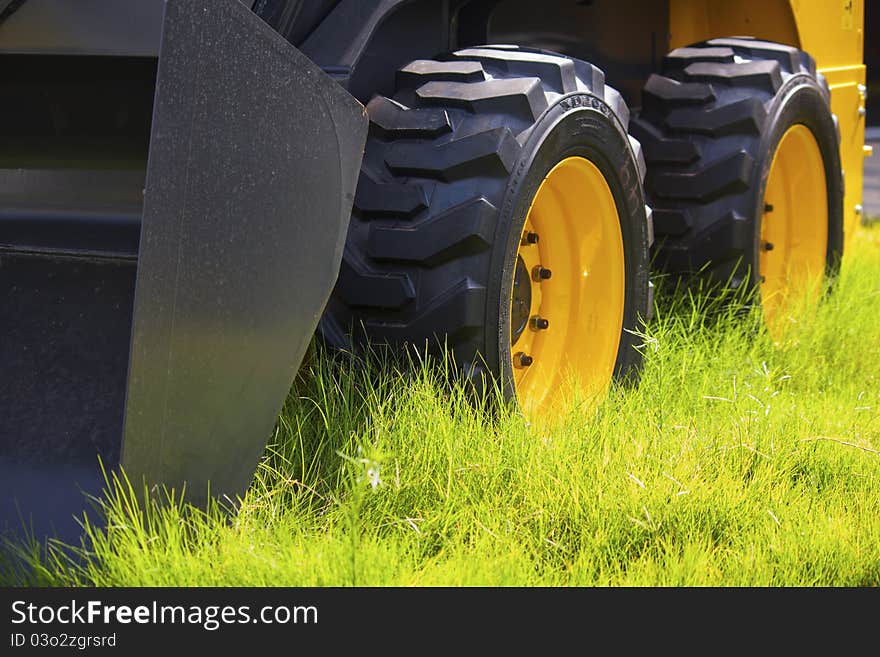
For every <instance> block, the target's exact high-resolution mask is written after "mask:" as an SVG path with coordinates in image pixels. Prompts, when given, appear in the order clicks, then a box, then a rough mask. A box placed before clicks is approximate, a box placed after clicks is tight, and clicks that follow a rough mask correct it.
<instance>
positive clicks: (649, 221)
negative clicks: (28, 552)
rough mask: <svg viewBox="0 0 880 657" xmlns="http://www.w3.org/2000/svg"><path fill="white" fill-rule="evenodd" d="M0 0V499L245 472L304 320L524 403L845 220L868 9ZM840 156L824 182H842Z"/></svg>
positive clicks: (628, 351) (45, 516)
mask: <svg viewBox="0 0 880 657" xmlns="http://www.w3.org/2000/svg"><path fill="white" fill-rule="evenodd" d="M539 4H540V7H538V6H537V3H534V2H532V1H531V0H256V1H255V2H253V1H248V2H242V1H239V0H167V1H165V0H77V1H76V2H73V1H72V0H0V504H2V512H0V517H2V520H0V523H2V531H15V530H16V528H20V527H22V526H24V527H27V528H29V529H30V530H31V531H33V532H34V534H35V535H38V536H44V535H47V534H49V533H56V534H64V533H65V532H66V531H69V529H70V527H71V526H72V524H71V519H72V516H73V514H74V513H75V512H77V511H78V510H79V509H81V508H82V506H83V504H84V502H83V500H84V495H83V493H92V494H99V493H100V490H101V486H102V483H103V481H104V479H103V474H102V467H104V468H107V469H108V470H112V469H115V468H120V467H121V468H124V470H125V472H126V473H127V474H128V476H129V477H131V478H132V479H134V480H143V481H146V482H147V484H150V485H152V484H164V485H168V486H172V487H176V488H178V489H179V488H180V487H181V486H183V485H185V486H186V489H187V491H188V494H189V496H190V498H191V499H193V500H194V501H196V502H198V501H200V500H203V499H205V496H206V495H208V494H211V495H219V496H229V497H231V498H234V497H235V496H236V495H239V494H241V493H242V492H243V491H244V489H245V488H246V487H247V485H248V483H249V481H250V479H251V477H252V476H253V472H254V468H255V467H256V464H257V462H258V460H259V458H260V455H261V453H262V450H263V449H264V447H265V444H266V441H267V439H268V437H269V435H270V433H271V430H272V427H273V423H274V422H275V421H276V419H277V415H278V413H279V409H280V408H281V405H282V402H283V400H284V398H285V395H286V394H287V392H288V389H289V387H290V384H291V381H292V379H293V377H294V375H295V373H296V371H297V368H298V367H299V364H300V362H301V359H302V357H303V354H304V352H305V350H306V347H307V344H308V343H309V341H310V339H311V338H312V336H313V335H314V334H315V332H316V331H317V334H318V336H319V337H320V338H321V339H322V340H323V341H324V342H326V343H327V344H329V345H330V346H331V347H341V348H349V347H352V346H353V347H354V348H355V349H359V348H361V347H363V346H365V345H366V344H368V343H385V344H390V345H404V344H413V345H416V346H420V347H424V346H427V347H428V348H435V347H437V345H440V344H445V345H446V348H448V349H449V350H450V352H451V354H452V355H453V356H454V362H455V363H457V366H458V368H459V373H460V375H461V377H462V378H463V379H465V380H473V381H475V382H479V381H485V380H495V381H500V383H501V386H502V388H503V390H504V391H505V394H506V395H507V396H508V398H510V399H512V400H514V401H515V402H516V403H518V404H519V406H520V407H521V408H522V409H523V411H524V412H526V413H530V414H541V413H548V412H549V413H552V412H554V411H553V408H554V407H553V400H554V397H555V396H556V391H557V390H558V389H559V387H560V386H561V384H562V383H563V382H564V381H566V380H568V379H570V378H574V379H575V380H577V381H578V382H579V384H580V385H582V386H584V387H586V388H588V389H595V390H599V391H601V390H602V389H603V388H604V387H605V386H607V385H608V384H609V383H610V382H611V381H612V380H614V379H615V378H616V379H625V378H629V377H634V376H636V375H637V372H638V369H639V365H640V355H639V352H638V349H637V339H636V338H635V337H634V335H633V331H634V330H636V329H638V328H639V327H640V325H641V323H642V322H643V321H645V318H646V317H648V315H649V312H650V309H651V306H652V302H651V284H650V280H649V275H650V273H651V271H650V263H652V262H653V263H654V266H656V267H657V268H658V269H659V270H662V271H664V272H667V273H668V274H670V275H673V276H691V275H698V276H708V277H710V278H717V279H720V280H723V281H726V282H727V284H729V285H732V286H746V288H747V289H749V290H754V291H756V292H757V293H758V299H759V300H760V303H761V306H762V308H763V309H764V314H765V317H766V319H767V322H768V326H770V325H772V324H773V322H774V321H776V319H775V318H777V317H778V316H779V315H780V313H783V312H784V309H785V301H786V299H787V298H788V297H789V296H791V295H798V294H802V293H803V290H805V289H807V288H808V287H809V286H811V285H815V281H816V280H819V279H821V278H822V277H823V276H830V275H833V274H834V272H835V271H836V269H837V268H838V267H839V264H840V259H841V257H842V253H843V247H844V241H845V238H848V237H849V236H850V235H851V234H852V229H853V227H854V226H855V224H856V222H857V221H858V214H859V207H860V205H859V203H860V199H859V197H860V192H861V176H862V158H863V156H864V155H865V153H864V151H863V143H864V125H863V122H864V97H865V89H864V86H863V85H864V75H865V70H864V66H863V63H862V52H863V34H862V29H863V13H864V6H863V2H862V0H829V1H828V2H821V3H820V2H805V1H804V0H791V1H788V0H724V1H714V0H713V1H710V0H592V1H590V0H579V1H576V0H545V1H544V2H541V3H539ZM844 179H845V181H846V185H845V186H844Z"/></svg>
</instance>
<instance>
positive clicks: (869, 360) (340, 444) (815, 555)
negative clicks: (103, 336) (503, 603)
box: [5, 228, 880, 586]
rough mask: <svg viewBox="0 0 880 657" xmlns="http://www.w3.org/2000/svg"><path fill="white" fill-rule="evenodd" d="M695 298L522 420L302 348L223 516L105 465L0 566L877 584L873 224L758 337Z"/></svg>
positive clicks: (879, 245)
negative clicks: (73, 504)
mask: <svg viewBox="0 0 880 657" xmlns="http://www.w3.org/2000/svg"><path fill="white" fill-rule="evenodd" d="M711 303H712V302H710V301H707V299H706V298H703V297H688V296H687V295H684V294H679V295H676V296H675V297H674V298H673V297H670V296H668V295H667V296H665V297H664V296H662V295H661V297H660V298H659V299H658V313H657V316H656V317H655V318H654V320H652V322H651V323H650V324H649V325H648V327H647V328H646V330H645V334H644V335H643V336H642V338H643V342H644V352H645V367H644V371H643V374H642V379H641V383H640V385H639V386H638V387H636V388H625V389H624V388H619V389H613V390H611V391H610V392H609V394H608V396H607V398H606V399H605V401H604V402H603V403H602V404H600V405H599V406H598V408H597V407H595V405H592V404H589V403H581V404H577V403H572V405H571V408H570V410H569V411H568V412H567V413H565V414H564V415H563V416H562V417H560V418H559V419H558V421H557V422H555V423H554V424H552V425H550V426H543V427H538V426H530V425H529V424H528V423H527V422H526V421H524V420H523V419H522V418H521V417H519V416H518V415H517V414H515V413H513V412H509V411H502V412H500V413H493V412H492V411H491V408H492V405H491V404H487V405H485V406H484V407H482V408H480V407H475V406H474V405H473V404H472V403H469V398H468V392H467V391H466V390H463V389H461V388H458V387H452V389H451V390H450V388H449V387H448V386H446V385H445V384H443V383H442V382H441V381H440V377H439V375H438V374H437V371H438V369H437V368H435V367H432V366H429V365H426V364H422V365H421V366H420V365H416V366H415V367H413V368H403V367H399V366H396V365H393V364H392V363H389V362H378V360H379V359H373V361H371V362H370V363H369V364H368V366H367V367H366V368H363V367H357V366H354V365H353V364H352V363H350V362H347V361H346V359H345V358H341V359H336V360H334V359H331V358H329V357H327V356H326V355H325V354H320V353H319V354H317V355H316V356H315V357H313V358H311V359H310V360H309V361H308V362H307V363H306V365H305V366H304V368H303V370H302V371H301V374H300V377H299V379H298V381H297V383H296V385H295V386H294V388H293V389H292V391H291V395H290V396H289V398H288V400H287V402H286V405H285V408H284V412H283V414H282V417H281V418H280V420H279V422H278V424H277V427H276V430H275V433H274V435H273V436H272V437H271V444H270V446H269V448H268V449H267V452H266V455H265V458H264V460H263V462H262V463H261V464H260V466H259V468H258V470H257V473H256V477H255V480H254V483H253V485H252V487H251V489H250V490H249V491H248V493H247V495H246V496H245V498H244V500H243V501H242V503H241V505H240V506H239V507H238V508H237V509H235V510H231V511H230V510H228V509H222V508H219V507H217V506H215V507H211V508H209V509H207V510H198V509H194V508H192V507H189V506H187V505H185V504H182V503H180V502H179V501H174V500H172V501H170V502H169V501H167V500H166V501H165V502H164V503H162V504H150V505H148V508H146V509H145V508H144V505H143V504H138V503H136V502H135V501H134V499H135V495H134V494H133V491H132V490H131V489H130V488H128V487H127V484H126V483H125V482H123V483H121V484H119V485H117V486H116V487H114V488H113V492H112V494H111V495H110V496H109V497H108V499H107V500H106V502H105V515H106V519H105V520H102V521H101V522H99V523H98V524H96V525H92V524H91V522H90V521H89V520H87V521H86V522H85V534H86V535H85V539H84V542H83V545H82V546H80V547H79V548H78V549H77V550H74V551H71V550H70V549H60V548H59V546H54V545H49V546H48V551H47V552H46V551H45V550H42V551H41V550H40V549H38V548H34V549H33V550H32V556H31V557H30V561H31V563H32V566H33V567H32V570H31V572H30V573H29V574H28V575H27V578H26V579H24V580H22V579H21V577H22V575H21V574H19V575H17V577H18V578H19V579H18V580H17V581H24V582H25V583H29V584H45V585H59V584H88V585H99V586H103V585H258V586H262V585H297V586H312V585H318V586H328V585H334V586H335V585H503V586H506V585H517V586H518V585H582V586H592V585H613V586H619V585H672V586H678V585H696V586H701V585H720V586H734V585H771V586H829V585H830V586H858V585H868V586H877V585H880V385H878V373H880V228H874V229H870V230H869V229H862V232H861V233H860V235H858V236H857V238H856V240H855V241H854V242H853V247H852V248H851V249H850V252H848V253H847V255H846V258H845V261H844V265H843V270H842V273H841V276H840V279H839V281H838V282H837V285H836V288H835V291H834V293H833V294H832V295H830V297H829V298H827V299H826V300H825V301H824V303H822V305H821V306H820V307H819V308H818V310H814V311H804V312H801V313H800V314H799V315H798V316H796V317H794V318H793V319H792V321H791V322H790V326H789V329H788V330H787V331H786V333H785V336H784V338H783V339H781V340H780V341H778V342H776V343H774V341H773V340H772V339H771V338H770V337H769V336H768V334H767V332H766V330H765V329H764V328H763V326H762V323H761V321H760V317H759V315H758V314H757V312H754V311H751V312H748V311H747V312H743V311H742V309H741V308H737V307H736V306H735V305H734V306H727V307H724V306H718V305H717V304H716V305H715V306H713V307H712V308H710V309H709V310H710V312H706V307H705V306H706V304H711ZM441 369H442V368H441ZM92 515H94V514H92ZM5 577H6V578H7V580H12V575H10V574H9V573H8V572H7V574H6V575H5Z"/></svg>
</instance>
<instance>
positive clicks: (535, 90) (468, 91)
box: [416, 78, 547, 123]
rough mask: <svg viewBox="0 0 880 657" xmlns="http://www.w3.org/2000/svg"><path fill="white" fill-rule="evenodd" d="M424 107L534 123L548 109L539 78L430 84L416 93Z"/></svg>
mask: <svg viewBox="0 0 880 657" xmlns="http://www.w3.org/2000/svg"><path fill="white" fill-rule="evenodd" d="M416 95H417V96H418V97H419V99H420V100H421V102H422V103H423V104H424V105H449V106H451V107H461V108H464V109H467V110H470V111H471V112H483V113H498V114H510V115H511V116H515V117H517V118H520V119H523V120H524V121H527V122H528V123H533V122H534V121H535V120H536V119H537V118H538V117H539V116H540V115H541V114H542V113H543V112H544V110H546V109H547V99H546V97H545V96H544V91H543V89H542V87H541V80H539V79H538V78H514V79H510V80H487V81H485V82H474V83H471V84H465V83H461V82H429V83H427V84H425V85H423V86H421V87H419V88H418V89H417V90H416Z"/></svg>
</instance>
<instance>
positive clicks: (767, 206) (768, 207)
mask: <svg viewBox="0 0 880 657" xmlns="http://www.w3.org/2000/svg"><path fill="white" fill-rule="evenodd" d="M767 212H773V205H772V204H770V203H765V204H764V213H765V214H766V213H767Z"/></svg>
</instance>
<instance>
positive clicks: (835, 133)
mask: <svg viewBox="0 0 880 657" xmlns="http://www.w3.org/2000/svg"><path fill="white" fill-rule="evenodd" d="M795 124H804V125H806V126H807V127H808V128H809V129H810V131H811V132H812V133H813V135H814V136H815V138H816V141H817V143H818V145H819V150H820V152H821V154H822V159H823V162H824V165H825V179H826V187H827V193H828V208H829V211H828V250H827V273H828V274H829V275H833V274H834V273H835V272H836V271H837V268H838V267H839V263H840V258H841V257H842V255H843V174H842V169H841V163H840V135H839V130H838V127H837V118H836V117H835V116H834V115H833V114H832V113H831V106H830V93H829V90H828V84H827V83H826V81H825V78H824V76H822V74H821V73H818V72H817V71H816V63H815V61H814V60H813V58H812V57H811V56H810V55H808V54H807V53H805V52H803V51H801V50H798V49H797V48H794V47H791V46H787V45H783V44H778V43H772V42H768V41H758V40H754V39H749V38H741V37H737V38H725V39H713V40H711V41H706V42H703V43H698V44H694V45H692V46H688V47H686V48H679V49H678V50H674V51H672V52H670V53H669V54H668V55H667V56H666V58H665V59H664V60H663V65H662V75H652V76H651V77H650V78H649V79H648V81H647V83H646V84H645V86H644V89H643V90H642V106H641V108H640V110H639V112H638V116H637V117H635V118H634V119H633V121H632V124H631V128H630V129H631V131H632V133H633V135H635V136H636V137H637V138H638V139H639V140H640V141H641V143H642V145H643V147H644V152H645V159H646V161H647V165H648V176H647V182H646V185H645V187H646V192H647V196H648V202H649V203H650V204H651V207H652V208H653V210H654V222H655V230H656V234H657V241H656V244H655V246H654V258H655V259H654V266H655V268H656V269H658V270H661V271H664V272H666V273H668V274H672V275H673V278H680V277H682V275H684V276H685V277H689V275H692V274H694V273H699V274H700V277H699V278H700V279H706V278H708V279H712V280H714V281H716V282H721V283H729V284H730V286H731V287H734V288H738V287H740V286H741V285H742V283H743V282H746V283H747V284H748V285H749V288H748V289H749V290H754V289H757V286H758V284H759V281H760V277H761V272H760V270H759V266H758V263H759V259H758V256H759V247H760V244H759V242H760V234H761V226H760V221H761V216H762V214H763V213H762V208H763V207H764V201H763V199H764V191H765V186H766V183H767V176H768V173H769V169H770V165H771V163H772V161H773V155H774V153H775V152H776V147H777V146H778V144H779V141H780V139H781V138H782V136H783V134H784V133H785V131H786V130H787V129H788V128H789V127H791V126H792V125H795Z"/></svg>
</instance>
